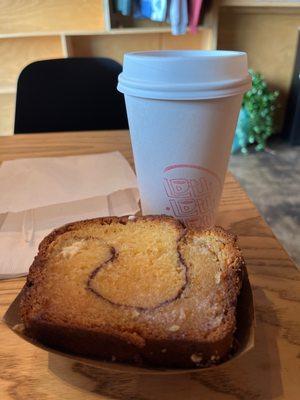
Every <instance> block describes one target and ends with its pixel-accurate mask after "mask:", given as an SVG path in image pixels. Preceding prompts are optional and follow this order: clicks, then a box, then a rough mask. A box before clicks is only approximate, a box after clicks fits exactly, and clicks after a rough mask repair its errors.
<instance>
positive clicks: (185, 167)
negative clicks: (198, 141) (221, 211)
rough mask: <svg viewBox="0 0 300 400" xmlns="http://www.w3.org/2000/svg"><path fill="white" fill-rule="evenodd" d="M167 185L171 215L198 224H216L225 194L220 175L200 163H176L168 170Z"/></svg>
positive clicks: (164, 182)
mask: <svg viewBox="0 0 300 400" xmlns="http://www.w3.org/2000/svg"><path fill="white" fill-rule="evenodd" d="M163 184H164V188H165V192H166V200H167V206H166V211H167V213H168V214H172V215H173V216H175V217H177V218H179V219H181V220H182V221H183V222H185V223H186V224H187V225H190V226H194V227H199V228H207V227H209V226H211V225H213V223H214V214H215V210H216V206H217V204H218V201H219V198H220V195H221V183H220V180H219V178H218V176H217V175H215V174H214V173H213V172H211V171H209V170H207V169H206V168H202V167H200V166H198V165H193V164H174V165H170V166H168V167H166V168H165V169H164V178H163Z"/></svg>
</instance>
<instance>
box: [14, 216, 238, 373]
mask: <svg viewBox="0 0 300 400" xmlns="http://www.w3.org/2000/svg"><path fill="white" fill-rule="evenodd" d="M135 224H137V225H136V226H134V225H135ZM121 225H122V226H121ZM107 227H108V228H107ZM106 228H107V229H108V230H105V229H106ZM136 229H140V231H137V233H135V232H134V231H135V230H136ZM127 230H128V231H129V232H128V233H129V235H131V236H132V237H133V238H134V234H135V235H136V236H137V238H138V239H139V235H140V240H141V243H142V242H143V239H146V238H147V237H146V236H147V231H151V232H153V231H155V230H157V232H158V233H160V230H162V233H163V235H162V238H157V237H154V236H153V237H154V238H155V240H156V241H155V242H154V243H155V244H160V241H166V245H165V246H166V247H165V248H164V250H162V252H161V254H159V257H162V259H164V256H165V253H164V251H165V249H166V248H167V249H168V248H169V247H168V246H170V248H171V250H172V246H173V247H174V246H175V244H174V243H175V242H176V248H175V247H174V249H173V250H174V251H170V257H171V258H170V259H171V260H173V258H174V260H175V259H176V260H177V261H176V262H177V263H178V265H177V264H176V268H175V270H174V271H175V272H174V271H173V270H170V268H171V266H172V263H171V262H169V260H167V261H168V262H166V263H165V264H166V267H165V270H166V271H165V272H164V271H163V270H164V268H163V267H162V272H161V271H159V272H157V271H156V270H155V269H153V275H151V276H150V277H152V276H153V279H154V281H153V282H154V283H155V282H156V283H155V284H154V287H151V285H150V283H148V284H147V282H145V283H144V282H143V281H142V280H140V281H139V282H140V285H144V286H143V290H141V292H142V293H138V294H136V293H135V292H134V290H133V289H131V287H133V288H134V286H132V285H134V284H135V280H138V279H141V278H138V277H137V276H135V278H136V279H132V280H131V277H130V276H129V277H128V276H126V273H127V271H126V270H125V272H124V273H125V275H124V276H125V278H124V276H121V277H120V276H119V275H118V274H117V273H116V272H115V271H117V269H116V268H115V267H114V264H113V263H114V262H115V263H116V262H117V261H116V260H117V257H116V253H118V246H116V247H117V251H116V250H115V249H114V250H113V251H112V250H111V248H112V247H113V246H112V245H111V243H114V235H115V236H116V235H118V234H119V233H118V232H119V231H120V232H121V238H122V235H125V233H126V234H127ZM140 232H141V234H140ZM97 235H98V236H97ZM105 235H106V236H107V237H108V239H109V240H108V241H107V243H109V245H107V246H106V247H105V245H106V242H105V245H104V244H103V243H102V238H106V236H105ZM143 235H144V236H145V238H144V236H143ZM169 236H170V237H171V238H172V240H171V239H170V241H167V239H168V237H169ZM151 238H152V237H150V239H151ZM166 238H167V239H166ZM162 239H163V240H162ZM118 240H119V242H120V243H121V239H118ZM82 243H84V245H83V246H86V247H87V248H88V249H92V251H91V252H92V253H93V252H96V251H98V249H100V248H101V246H102V245H103V251H102V250H101V251H102V253H103V254H104V255H103V260H104V261H103V262H102V263H101V264H100V265H97V266H96V267H91V268H90V270H89V271H88V273H87V272H86V270H85V267H86V266H85V265H84V264H82V260H84V259H85V258H84V254H87V253H82V254H83V255H82V259H81V258H80V254H79V256H78V257H77V259H76V263H77V264H78V265H79V267H80V268H81V269H80V270H79V271H84V272H80V273H82V274H83V273H84V274H85V278H84V282H85V288H83V287H82V282H83V280H81V281H80V285H79V286H78V293H79V295H78V299H77V298H76V297H74V295H73V297H72V295H71V293H72V290H73V288H74V287H75V288H77V286H76V285H77V282H73V281H72V278H73V277H72V276H71V275H64V276H62V277H61V276H60V275H59V274H61V271H62V270H63V269H62V268H61V265H62V266H66V269H67V267H68V268H70V266H72V260H73V259H72V257H73V253H74V252H75V251H76V250H77V248H76V246H81V244H82ZM116 243H117V242H116ZM169 243H171V244H169ZM63 244H64V245H65V246H64V247H61V246H62V245H63ZM125 244H126V243H125ZM125 244H124V243H123V242H122V246H123V245H124V246H125ZM138 245H139V244H138V241H137V242H133V244H132V246H138ZM124 246H123V247H122V249H125V250H126V249H127V247H128V246H127V247H126V246H125V247H124ZM144 247H145V248H146V243H145V245H143V243H142V244H141V248H142V250H143V249H144ZM153 247H155V246H153ZM129 250H130V251H131V249H130V246H129ZM129 250H128V251H129ZM150 250H151V246H150ZM150 250H149V249H148V252H149V251H150ZM99 251H100V250H99ZM114 251H115V254H113V252H114ZM126 251H127V250H126ZM66 252H68V253H66ZM176 252H177V253H178V254H177V255H176ZM65 253H66V254H70V259H69V258H68V257H69V256H66V257H65V259H64V254H65ZM79 253H80V251H79ZM102 253H101V257H102ZM99 254H100V253H99ZM122 254H123V253H122V251H120V255H119V260H118V263H119V264H118V266H119V267H118V268H120V270H121V269H122ZM129 254H130V253H129ZM145 254H146V253H145ZM147 254H148V253H147ZM92 255H93V254H92ZM154 255H155V257H157V254H156V253H154ZM138 256H139V257H142V256H143V257H144V256H145V255H144V254H140V253H139V254H138V255H137V256H136V257H138ZM97 257H98V255H97ZM97 257H96V256H95V258H96V259H97ZM172 257H173V258H172ZM201 257H203V260H204V264H205V263H207V266H208V267H210V268H211V270H213V271H214V274H212V273H211V274H209V273H208V272H207V269H202V268H204V267H203V265H202V264H203V263H202V264H201V263H200V264H199V259H200V258H201ZM61 260H62V261H61ZM142 260H143V258H142ZM92 261H93V262H94V260H92ZM151 262H155V259H154V261H151ZM60 263H63V264H60ZM74 263H75V261H74ZM80 263H81V264H80ZM197 263H198V264H197ZM132 264H134V262H133V263H132ZM165 264H164V265H165ZM82 265H83V266H84V268H83V266H82ZM91 265H92V264H91ZM149 265H152V264H149ZM158 265H159V264H158ZM162 265H163V264H162ZM220 265H221V266H222V268H221V267H220ZM219 267H220V270H219V269H218V268H219ZM105 268H107V271H106V270H105ZM149 268H150V267H149ZM168 268H169V269H168ZM243 270H244V261H243V258H242V255H241V252H240V250H239V249H238V247H237V245H236V238H235V236H233V235H231V234H230V233H229V232H227V231H225V230H224V229H222V228H220V227H215V228H213V229H210V230H206V231H197V230H189V229H187V228H186V227H185V226H184V225H183V224H182V223H181V222H179V221H178V220H176V219H174V218H172V217H168V216H147V217H136V218H132V217H121V218H117V217H107V218H96V219H93V220H85V221H79V222H75V223H71V224H68V225H65V226H63V227H61V228H59V229H56V230H54V231H53V232H52V233H50V234H49V235H48V236H47V237H46V238H45V239H44V240H43V241H42V242H41V244H40V246H39V252H38V255H37V256H36V258H35V260H34V262H33V264H32V266H31V267H30V271H29V275H28V277H27V282H26V287H25V291H24V295H23V297H22V301H21V316H22V320H23V322H24V324H25V328H26V331H27V333H28V334H30V335H31V336H32V337H34V338H36V339H38V340H40V341H41V342H43V343H45V344H46V345H50V346H53V347H55V348H57V349H60V350H63V351H67V352H71V353H74V354H79V355H83V356H89V357H94V358H100V359H104V360H109V361H119V362H128V363H135V364H146V365H154V366H161V367H163V366H165V367H181V368H185V367H186V368H190V367H202V366H207V365H211V364H217V363H219V362H221V361H222V360H224V359H226V358H227V357H228V356H229V354H230V352H231V350H232V346H233V343H234V331H235V329H236V320H235V311H236V303H237V299H238V295H239V292H240V289H241V282H242V273H243ZM57 271H58V272H57ZM133 271H134V273H136V271H139V270H133ZM160 272H161V273H165V274H168V273H170V274H171V275H170V282H171V283H172V285H169V286H170V287H169V286H168V275H166V276H167V278H166V277H165V275H162V276H161V278H162V279H161V284H160V281H159V278H160V276H159V277H158V278H157V273H160ZM129 273H130V271H129ZM143 273H148V270H144V271H143ZM51 274H52V275H51ZM57 274H58V275H57ZM100 274H102V276H100ZM172 274H173V275H172ZM99 276H100V278H101V279H100V278H99ZM70 277H71V278H70ZM95 277H96V278H97V279H98V281H97V280H96V279H95V282H94V281H93V279H94V278H95ZM75 278H76V277H75ZM75 278H74V279H75ZM64 279H65V285H66V286H64V284H63V283H64ZM122 279H125V281H126V279H127V281H126V288H127V290H123V288H120V282H122ZM151 279H152V278H151ZM155 279H156V281H155ZM91 280H92V283H91ZM69 281H70V282H69ZM206 283H207V284H206ZM51 285H54V286H53V288H54V289H52V286H51ZM68 285H69V286H68ZM58 287H59V288H60V291H61V292H59V293H58V295H57V296H56V294H55V293H56V292H55V290H57V288H58ZM107 288H109V290H107ZM126 288H125V289H126ZM159 289H162V290H161V292H159ZM151 290H153V293H154V295H153V296H151ZM155 290H156V291H155ZM148 291H149V293H148ZM164 296H165V297H164ZM166 296H167V297H166ZM168 296H169V297H168ZM116 299H117V300H118V301H116ZM76 302H78V304H75V303H76ZM150 303H151V306H149V307H147V304H150ZM80 307H82V308H80Z"/></svg>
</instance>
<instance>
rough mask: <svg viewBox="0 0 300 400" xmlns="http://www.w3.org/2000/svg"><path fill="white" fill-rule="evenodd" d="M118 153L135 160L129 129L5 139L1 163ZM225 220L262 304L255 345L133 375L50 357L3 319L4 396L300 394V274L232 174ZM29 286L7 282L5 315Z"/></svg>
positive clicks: (227, 399)
mask: <svg viewBox="0 0 300 400" xmlns="http://www.w3.org/2000/svg"><path fill="white" fill-rule="evenodd" d="M112 150H119V151H120V152H121V153H122V154H123V155H124V156H125V157H126V158H127V159H128V160H129V161H130V162H131V163H132V154H131V147H130V141H129V137H128V133H127V132H125V131H124V132H122V131H117V132H115V131H113V132H89V133H87V132H86V133H64V134H48V135H47V134H44V135H17V136H14V137H1V138H0V161H3V160H9V159H14V158H20V157H44V156H54V155H60V156H62V155H70V154H86V153H96V152H107V151H112ZM266 201H267V199H266ZM217 222H218V223H219V224H221V225H223V226H224V227H226V228H230V229H231V230H232V231H233V232H234V233H236V234H237V235H239V243H240V246H241V248H242V250H243V253H244V256H245V259H246V262H247V267H248V271H249V275H250V282H251V284H252V288H253V292H254V299H255V309H256V338H255V347H254V349H252V350H250V351H249V352H248V353H247V354H246V355H244V356H243V357H241V358H239V359H236V360H234V361H232V362H231V363H229V364H226V365H224V366H221V367H219V368H217V369H211V370H208V371H205V372H201V371H200V372H196V373H192V374H186V375H180V376H176V375H175V376H174V375H169V376H166V375H162V376H155V375H130V374H124V373H116V372H110V371H105V370H100V369H97V368H95V367H91V366H86V365H83V364H80V363H76V362H72V361H70V360H67V359H65V358H62V357H58V356H55V355H50V356H48V354H47V353H46V352H44V351H42V350H39V349H37V348H35V347H34V346H32V345H30V344H28V343H25V342H24V341H22V340H21V339H20V338H18V337H17V336H16V335H14V334H13V333H11V332H10V331H9V330H8V328H7V327H6V326H4V325H3V324H1V325H0V398H1V400H20V399H21V400H23V399H32V400H54V399H55V400H58V399H59V400H61V399H64V400H69V399H75V400H76V399H87V400H90V399H117V400H130V399H132V400H133V399H136V400H156V399H162V400H179V399H180V400H181V399H184V400H190V399H209V400H219V399H222V400H233V399H240V400H245V399H255V400H257V399H262V400H268V399H287V400H297V399H299V398H300V379H299V378H300V274H299V272H298V271H297V270H296V268H295V266H294V264H293V263H292V261H291V260H290V259H289V257H288V255H287V254H286V252H285V251H284V250H283V248H282V247H281V245H280V243H279V242H278V241H277V240H276V238H275V237H274V235H273V233H272V232H271V230H270V228H269V227H268V226H267V225H266V223H265V222H264V221H263V220H262V218H261V216H260V215H259V213H258V211H257V209H256V208H255V206H254V205H253V203H252V202H251V200H250V199H249V198H248V196H247V195H246V193H245V192H244V191H243V190H242V189H241V187H240V185H239V184H238V183H237V181H236V180H235V178H234V177H233V176H232V175H231V174H230V173H228V175H227V178H226V182H225V187H224V192H223V197H222V201H221V206H220V210H219V214H218V221H217ZM23 284H24V279H14V280H7V281H1V282H0V315H1V316H2V315H3V314H4V312H5V311H6V309H7V308H8V306H9V304H10V303H11V301H12V300H13V299H14V298H15V296H16V295H17V293H18V292H19V290H20V289H21V287H22V286H23Z"/></svg>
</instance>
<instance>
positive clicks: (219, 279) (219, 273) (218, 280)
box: [216, 272, 221, 285]
mask: <svg viewBox="0 0 300 400" xmlns="http://www.w3.org/2000/svg"><path fill="white" fill-rule="evenodd" d="M220 282H221V272H217V273H216V284H217V285H218V284H219V283H220Z"/></svg>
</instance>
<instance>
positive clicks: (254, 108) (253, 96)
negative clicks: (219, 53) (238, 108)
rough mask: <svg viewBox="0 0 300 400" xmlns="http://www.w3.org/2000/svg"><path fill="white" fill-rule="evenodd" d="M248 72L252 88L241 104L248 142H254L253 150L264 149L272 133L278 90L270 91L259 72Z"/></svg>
mask: <svg viewBox="0 0 300 400" xmlns="http://www.w3.org/2000/svg"><path fill="white" fill-rule="evenodd" d="M249 73H250V75H251V78H252V88H251V89H250V90H249V91H248V92H247V93H246V94H245V95H244V98H243V104H242V105H243V107H244V109H245V110H246V112H247V114H248V121H249V127H248V142H249V143H256V146H255V150H257V151H261V150H264V149H265V147H266V142H267V139H268V137H269V136H271V135H272V134H273V133H274V111H275V110H276V108H278V106H277V104H276V103H277V98H278V96H279V92H278V90H275V91H273V92H272V91H270V90H269V89H268V86H267V83H266V82H265V80H264V77H263V76H262V75H261V74H260V73H257V72H254V71H253V70H249ZM242 150H243V149H242ZM245 150H246V149H245V148H244V152H245Z"/></svg>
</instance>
